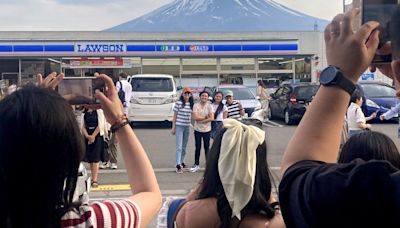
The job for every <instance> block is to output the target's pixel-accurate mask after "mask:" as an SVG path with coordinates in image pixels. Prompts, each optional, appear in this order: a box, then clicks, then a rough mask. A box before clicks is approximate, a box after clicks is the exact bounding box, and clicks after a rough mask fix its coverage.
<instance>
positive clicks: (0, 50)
mask: <svg viewBox="0 0 400 228" xmlns="http://www.w3.org/2000/svg"><path fill="white" fill-rule="evenodd" d="M324 56H325V55H324V46H323V35H322V33H321V32H317V31H313V32H276V33H275V32H254V33H190V34H186V33H131V32H129V33H114V32H0V76H1V78H0V79H2V80H7V81H8V82H10V83H18V84H25V83H26V82H28V81H33V80H36V74H37V73H39V72H40V73H43V74H48V73H50V72H53V71H56V72H60V71H62V72H64V73H65V74H66V75H67V76H76V77H80V76H92V75H93V74H94V73H95V72H100V73H106V74H108V75H115V74H118V73H119V72H121V71H124V72H127V73H128V74H129V75H133V74H139V73H157V74H159V73H163V74H171V75H173V76H174V77H175V80H176V82H177V84H178V85H182V86H193V87H197V86H199V87H200V86H215V85H217V84H221V83H237V84H245V85H254V84H255V82H256V80H258V79H259V78H279V79H281V80H287V79H290V80H300V81H316V79H317V75H318V71H319V69H321V68H322V67H323V66H324V62H325V61H324Z"/></svg>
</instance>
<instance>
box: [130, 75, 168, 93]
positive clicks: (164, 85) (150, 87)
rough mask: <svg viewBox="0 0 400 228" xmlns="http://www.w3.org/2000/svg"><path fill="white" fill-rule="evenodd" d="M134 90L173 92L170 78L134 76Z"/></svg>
mask: <svg viewBox="0 0 400 228" xmlns="http://www.w3.org/2000/svg"><path fill="white" fill-rule="evenodd" d="M131 84H132V91H135V92H172V91H173V90H174V88H173V84H172V80H171V79H170V78H132V80H131Z"/></svg>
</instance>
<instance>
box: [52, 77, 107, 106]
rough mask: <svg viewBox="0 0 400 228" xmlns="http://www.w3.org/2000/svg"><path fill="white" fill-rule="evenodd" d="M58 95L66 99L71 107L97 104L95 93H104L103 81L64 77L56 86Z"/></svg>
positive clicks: (89, 78)
mask: <svg viewBox="0 0 400 228" xmlns="http://www.w3.org/2000/svg"><path fill="white" fill-rule="evenodd" d="M57 90H58V93H59V94H60V95H62V96H67V97H68V102H69V103H70V104H71V105H91V104H99V103H100V101H99V100H98V99H96V96H95V93H96V91H97V90H99V91H100V92H104V91H105V83H104V81H103V80H100V79H97V78H95V77H66V78H64V79H63V80H62V81H61V82H60V84H58V88H57Z"/></svg>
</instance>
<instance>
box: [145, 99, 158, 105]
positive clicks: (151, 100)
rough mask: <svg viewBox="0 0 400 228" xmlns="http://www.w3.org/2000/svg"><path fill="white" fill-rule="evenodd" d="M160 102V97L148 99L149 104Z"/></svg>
mask: <svg viewBox="0 0 400 228" xmlns="http://www.w3.org/2000/svg"><path fill="white" fill-rule="evenodd" d="M159 103H160V100H159V99H154V98H151V99H147V104H159Z"/></svg>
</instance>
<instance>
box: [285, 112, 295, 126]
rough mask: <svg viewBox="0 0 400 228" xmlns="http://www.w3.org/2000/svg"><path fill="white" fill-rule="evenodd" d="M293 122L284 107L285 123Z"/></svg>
mask: <svg viewBox="0 0 400 228" xmlns="http://www.w3.org/2000/svg"><path fill="white" fill-rule="evenodd" d="M293 123H294V121H293V119H292V118H291V116H290V114H289V111H288V110H287V109H286V110H285V124H286V125H291V124H293Z"/></svg>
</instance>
